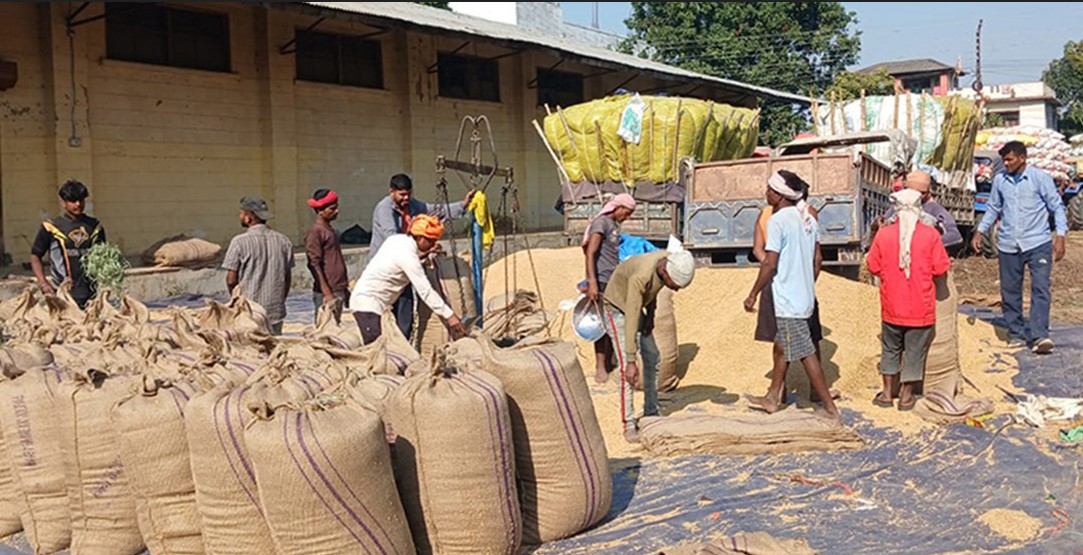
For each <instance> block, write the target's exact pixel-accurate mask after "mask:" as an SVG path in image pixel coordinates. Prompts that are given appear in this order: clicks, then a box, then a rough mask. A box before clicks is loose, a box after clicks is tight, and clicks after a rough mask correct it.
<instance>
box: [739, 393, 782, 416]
mask: <svg viewBox="0 0 1083 555" xmlns="http://www.w3.org/2000/svg"><path fill="white" fill-rule="evenodd" d="M745 400H746V401H748V404H749V405H752V408H754V409H757V410H762V411H764V412H766V413H767V414H774V413H776V412H778V409H779V408H781V406H780V403H779V401H778V399H775V397H774V395H771V394H770V393H768V394H767V395H763V396H757V395H750V394H748V393H745Z"/></svg>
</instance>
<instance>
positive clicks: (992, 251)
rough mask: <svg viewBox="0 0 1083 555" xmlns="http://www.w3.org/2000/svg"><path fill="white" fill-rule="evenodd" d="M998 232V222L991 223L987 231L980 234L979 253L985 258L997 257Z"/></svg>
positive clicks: (998, 252)
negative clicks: (991, 226) (991, 225)
mask: <svg viewBox="0 0 1083 555" xmlns="http://www.w3.org/2000/svg"><path fill="white" fill-rule="evenodd" d="M999 233H1000V223H997V224H995V225H993V229H990V230H989V233H986V234H985V235H982V236H981V254H982V256H984V257H985V258H997V257H998V256H1000V251H998V250H997V235H998V234H999Z"/></svg>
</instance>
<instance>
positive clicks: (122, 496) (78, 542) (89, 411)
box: [56, 368, 143, 555]
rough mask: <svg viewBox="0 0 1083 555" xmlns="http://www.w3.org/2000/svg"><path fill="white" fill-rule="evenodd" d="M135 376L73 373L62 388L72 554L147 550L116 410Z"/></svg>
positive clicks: (91, 371) (108, 554) (125, 553)
mask: <svg viewBox="0 0 1083 555" xmlns="http://www.w3.org/2000/svg"><path fill="white" fill-rule="evenodd" d="M130 388H131V378H130V376H123V375H109V374H106V373H104V372H101V371H99V370H97V369H94V368H89V369H87V368H84V369H80V370H76V371H73V373H72V380H71V381H69V382H64V383H62V384H61V385H60V388H59V393H58V395H57V402H56V408H57V412H56V417H57V420H58V422H59V423H60V430H61V441H62V443H61V445H62V447H63V449H64V472H65V475H66V477H67V484H68V503H69V505H70V507H71V524H72V537H71V550H72V553H78V554H80V555H135V554H136V553H139V552H141V551H143V536H142V534H140V532H139V523H138V520H137V517H136V510H135V496H134V495H132V492H131V489H130V488H129V487H128V474H127V472H126V471H125V468H124V464H123V463H122V462H121V460H120V453H119V451H118V450H117V444H116V441H115V438H114V435H113V430H112V422H111V418H110V415H109V414H110V412H111V410H112V408H113V405H115V404H116V403H117V401H119V400H120V399H122V398H123V397H124V396H125V395H127V393H128V391H129V389H130Z"/></svg>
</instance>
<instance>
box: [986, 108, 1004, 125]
mask: <svg viewBox="0 0 1083 555" xmlns="http://www.w3.org/2000/svg"><path fill="white" fill-rule="evenodd" d="M994 127H1004V116H1002V115H1000V114H998V113H996V112H989V113H987V114H985V121H983V122H982V124H981V128H982V129H992V128H994Z"/></svg>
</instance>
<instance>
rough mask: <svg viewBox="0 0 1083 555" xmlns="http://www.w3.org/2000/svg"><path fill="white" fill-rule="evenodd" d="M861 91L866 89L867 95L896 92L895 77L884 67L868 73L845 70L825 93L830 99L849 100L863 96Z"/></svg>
mask: <svg viewBox="0 0 1083 555" xmlns="http://www.w3.org/2000/svg"><path fill="white" fill-rule="evenodd" d="M861 91H865V95H866V96H883V95H891V94H894V93H895V79H894V78H893V77H892V76H890V75H888V73H887V70H886V69H884V68H880V69H879V70H877V71H876V72H875V73H870V74H867V75H866V74H861V73H854V72H851V71H843V72H842V73H839V74H838V75H837V76H836V77H835V82H834V83H831V86H830V87H828V88H827V90H826V91H824V95H825V96H826V97H827V98H828V99H829V100H838V101H847V100H854V99H855V98H861Z"/></svg>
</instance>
